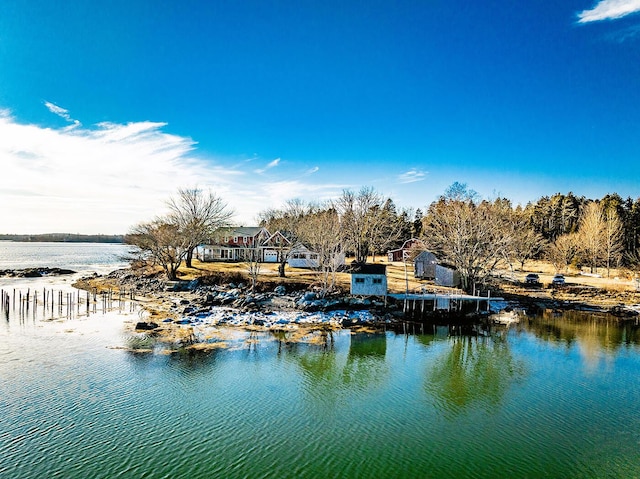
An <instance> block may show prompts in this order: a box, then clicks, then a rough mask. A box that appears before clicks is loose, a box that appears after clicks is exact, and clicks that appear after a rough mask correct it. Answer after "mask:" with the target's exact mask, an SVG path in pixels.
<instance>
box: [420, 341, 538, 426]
mask: <svg viewBox="0 0 640 479" xmlns="http://www.w3.org/2000/svg"><path fill="white" fill-rule="evenodd" d="M447 342H448V343H449V345H450V347H449V349H448V350H447V352H446V353H445V354H444V355H443V356H442V357H440V358H438V359H436V360H435V363H434V364H433V366H432V367H431V368H430V369H429V370H428V372H427V379H426V382H425V389H426V392H427V394H428V395H430V396H431V397H433V399H434V401H435V405H436V407H437V408H438V409H440V410H441V411H442V412H444V413H447V414H453V415H457V414H460V413H461V412H463V411H464V410H465V409H466V408H468V407H470V406H472V405H473V406H474V407H477V405H478V403H480V404H484V405H485V406H486V408H487V409H488V410H490V409H491V408H492V407H494V406H496V405H498V404H499V403H500V402H501V400H502V398H503V397H504V394H505V392H506V391H507V389H508V388H509V386H510V385H511V384H512V383H513V382H514V381H517V380H518V379H520V378H522V377H523V376H524V372H525V368H524V363H522V362H521V361H517V360H515V359H514V358H513V355H512V353H511V351H510V349H509V346H508V343H507V340H506V339H504V338H501V337H499V336H490V337H485V336H479V337H471V336H453V337H450V338H449V339H448V340H447Z"/></svg>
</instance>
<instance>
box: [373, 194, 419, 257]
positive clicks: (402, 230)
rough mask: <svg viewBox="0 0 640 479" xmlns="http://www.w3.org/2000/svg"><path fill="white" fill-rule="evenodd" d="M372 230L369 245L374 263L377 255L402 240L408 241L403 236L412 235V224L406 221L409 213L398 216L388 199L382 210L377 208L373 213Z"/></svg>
mask: <svg viewBox="0 0 640 479" xmlns="http://www.w3.org/2000/svg"><path fill="white" fill-rule="evenodd" d="M370 213H371V228H370V231H369V245H370V252H371V255H372V257H373V261H375V259H376V253H377V252H380V253H384V251H386V250H388V249H390V247H391V246H392V245H396V244H397V243H398V241H399V240H401V239H404V240H406V239H408V238H407V237H403V235H406V234H410V224H409V222H408V221H406V218H408V217H409V213H408V212H403V213H402V214H401V215H398V214H397V212H396V207H395V205H394V204H393V200H391V198H387V200H386V201H385V202H384V205H383V207H382V208H377V207H375V208H374V209H373V210H372V211H371V212H370Z"/></svg>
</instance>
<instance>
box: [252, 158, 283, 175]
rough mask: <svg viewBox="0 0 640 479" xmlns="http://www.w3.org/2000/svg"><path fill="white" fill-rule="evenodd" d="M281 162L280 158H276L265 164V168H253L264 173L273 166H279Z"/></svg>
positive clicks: (256, 171)
mask: <svg viewBox="0 0 640 479" xmlns="http://www.w3.org/2000/svg"><path fill="white" fill-rule="evenodd" d="M279 164H280V158H276V159H275V160H273V161H271V162H269V164H268V165H267V166H265V167H264V168H259V169H257V170H253V171H254V172H255V173H258V174H262V173H264V172H265V171H267V170H270V169H271V168H275V167H276V166H278V165H279Z"/></svg>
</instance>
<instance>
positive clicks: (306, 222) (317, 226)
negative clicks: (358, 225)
mask: <svg viewBox="0 0 640 479" xmlns="http://www.w3.org/2000/svg"><path fill="white" fill-rule="evenodd" d="M340 226H341V225H340V219H339V217H338V213H337V212H336V210H335V209H333V208H331V207H317V208H313V212H312V213H309V214H307V215H305V216H304V218H303V220H302V221H301V223H300V229H299V232H300V239H301V241H302V242H304V243H305V244H306V245H307V246H308V247H309V248H310V249H311V250H312V251H313V252H315V253H317V255H318V270H319V271H320V272H321V275H322V276H321V279H322V292H323V294H326V293H327V292H329V291H331V290H332V289H333V287H334V286H335V279H336V272H337V271H338V268H339V267H340V265H341V264H342V259H343V258H344V256H343V250H342V241H341V239H340Z"/></svg>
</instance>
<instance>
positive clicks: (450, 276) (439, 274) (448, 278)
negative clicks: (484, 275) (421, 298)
mask: <svg viewBox="0 0 640 479" xmlns="http://www.w3.org/2000/svg"><path fill="white" fill-rule="evenodd" d="M435 271H436V277H435V283H436V284H437V285H438V286H449V287H453V288H454V287H456V286H460V273H458V271H457V270H456V268H455V267H454V266H448V265H446V264H437V265H435Z"/></svg>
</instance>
